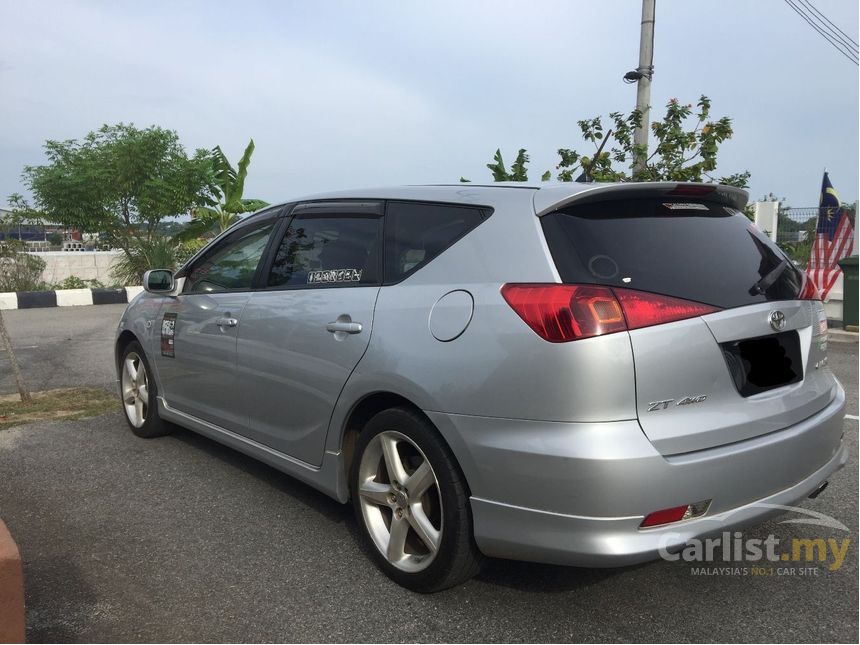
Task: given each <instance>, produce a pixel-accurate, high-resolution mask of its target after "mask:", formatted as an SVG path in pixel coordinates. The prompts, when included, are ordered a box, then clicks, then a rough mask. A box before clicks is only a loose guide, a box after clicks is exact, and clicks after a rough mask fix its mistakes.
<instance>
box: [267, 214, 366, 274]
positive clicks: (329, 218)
mask: <svg viewBox="0 0 860 645" xmlns="http://www.w3.org/2000/svg"><path fill="white" fill-rule="evenodd" d="M380 227H381V220H380V219H379V217H357V216H337V215H310V216H304V217H302V216H300V215H297V216H296V217H294V218H293V220H292V221H291V222H290V225H289V227H288V228H287V232H286V234H285V235H284V238H283V240H281V243H280V245H279V246H278V248H277V250H276V252H275V257H274V259H273V261H272V268H271V271H270V272H269V277H268V280H267V281H266V284H267V285H268V286H270V287H286V286H294V287H298V286H311V287H320V286H355V285H367V284H377V283H378V282H379V239H380Z"/></svg>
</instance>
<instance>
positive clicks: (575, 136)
mask: <svg viewBox="0 0 860 645" xmlns="http://www.w3.org/2000/svg"><path fill="white" fill-rule="evenodd" d="M813 2H814V4H815V6H816V7H817V8H818V9H819V10H820V11H822V12H823V13H824V14H825V15H827V17H828V18H829V19H830V20H832V21H833V22H834V23H835V24H837V25H838V26H840V27H841V28H842V29H843V30H844V31H846V32H847V33H848V34H849V35H850V36H851V37H852V38H853V39H854V40H857V39H858V3H857V1H856V0H813ZM640 18H641V3H640V2H639V0H603V1H601V2H596V1H591V2H586V1H584V0H569V1H558V2H552V1H549V0H546V1H544V0H533V1H532V2H529V3H523V2H506V1H503V0H494V1H491V2H479V1H470V2H463V1H460V2H443V1H441V0H434V1H433V2H423V3H419V2H396V1H394V0H390V1H388V2H382V1H374V0H363V1H361V2H335V1H327V2H311V1H305V2H298V1H289V2H279V1H275V0H272V1H270V2H263V1H260V2H254V1H245V2H242V3H227V2H215V1H213V2H190V1H185V2H183V1H176V2H166V1H164V2H146V3H142V2H127V1H114V2H109V1H107V0H104V1H103V2H82V1H71V0H70V1H64V2H61V1H60V0H55V1H53V2H42V1H39V0H29V1H28V2H15V1H14V0H0V25H3V28H2V32H0V205H2V204H3V203H4V202H5V201H6V198H7V197H8V195H10V194H11V193H13V192H26V191H25V190H24V186H23V185H22V183H21V179H20V175H21V171H22V169H23V167H24V166H25V165H38V164H41V163H44V162H45V157H44V154H43V151H42V145H43V144H44V142H45V140H49V139H60V140H63V139H75V138H81V137H83V136H84V135H86V133H87V132H89V131H91V130H95V129H97V128H98V127H100V126H101V125H102V124H104V123H117V122H126V123H128V122H132V123H134V124H135V125H137V126H140V127H144V126H149V125H159V126H162V127H166V128H170V129H173V130H176V131H177V132H178V133H179V136H180V139H181V141H182V143H183V145H184V146H185V147H186V149H187V150H188V151H189V152H191V151H193V150H194V149H196V148H212V147H214V146H215V145H220V146H221V147H222V148H223V149H224V150H225V152H226V153H227V155H228V156H229V157H230V158H231V159H234V160H235V159H238V157H239V156H240V155H241V154H242V151H243V150H244V147H245V145H246V144H247V142H248V139H249V138H252V137H253V139H254V141H255V143H256V152H255V153H254V157H253V161H252V164H251V169H250V174H249V178H248V181H247V183H246V189H245V196H246V197H254V198H259V199H264V200H266V201H270V202H276V201H285V200H287V199H290V198H293V197H297V196H301V195H306V194H311V193H315V192H320V191H326V190H340V189H348V188H358V187H367V186H385V185H398V184H413V183H438V182H455V181H457V180H458V179H459V178H460V176H461V175H462V176H465V177H468V178H470V179H472V180H475V181H487V180H489V179H490V174H489V171H488V170H487V169H486V167H485V164H486V163H488V162H489V161H491V160H492V156H493V153H494V152H495V150H496V148H499V147H500V148H501V149H502V152H503V155H504V157H505V160H506V162H508V163H510V162H511V161H513V159H514V157H515V155H516V151H517V149H518V148H521V147H523V148H527V149H528V151H529V153H530V155H531V158H532V163H531V165H530V168H531V178H533V179H538V178H539V177H540V175H541V174H542V173H543V171H544V170H547V169H554V167H555V165H556V163H557V159H558V157H557V155H556V153H555V151H556V150H557V149H558V148H562V147H565V148H575V149H578V150H581V151H583V152H592V151H593V148H592V147H591V144H590V143H585V142H583V141H582V140H581V138H580V136H579V129H578V127H577V125H576V122H577V120H579V119H583V118H590V117H593V116H597V115H607V114H608V113H609V112H612V111H629V110H631V109H632V108H633V107H634V105H635V101H636V86H635V85H626V84H624V83H623V82H622V76H623V75H624V73H625V72H627V71H628V70H631V69H634V68H636V66H637V64H638V49H639V23H640ZM654 47H655V55H654V66H655V72H654V79H653V84H652V101H651V102H652V105H653V106H655V110H654V111H653V112H652V116H653V115H654V114H655V113H656V114H662V110H661V107H662V106H663V105H665V103H666V101H667V100H669V99H670V98H673V97H674V98H678V99H679V100H681V101H683V102H690V103H694V104H695V102H696V100H697V99H698V97H699V95H700V94H707V95H708V96H709V97H710V98H711V99H712V101H713V108H712V110H713V115H714V116H715V117H719V116H723V115H726V116H730V117H731V118H732V119H733V125H734V131H735V134H734V137H733V138H732V139H731V140H730V141H727V142H725V143H724V144H723V147H722V148H721V150H720V154H719V167H718V169H717V173H716V174H717V175H718V176H719V175H728V174H731V173H734V172H739V171H743V170H749V171H750V172H751V173H752V178H751V182H750V194H751V198H753V199H755V198H758V197H761V196H762V195H764V194H766V193H774V194H776V195H777V196H778V197H781V198H782V197H784V198H786V199H787V200H788V203H789V204H790V205H792V206H795V207H801V206H814V205H817V203H818V196H819V191H820V186H821V175H822V171H823V170H824V168H825V167H826V168H827V170H828V171H829V172H830V178H831V180H832V182H833V184H834V186H835V187H836V189H837V190H838V191H839V193H840V196H841V197H842V199H843V200H844V201H854V200H855V199H857V196H858V68H857V66H856V65H854V64H853V63H852V62H849V61H848V60H847V59H846V58H844V57H842V56H841V55H840V54H839V53H838V52H837V51H836V50H835V49H833V48H832V47H831V46H830V45H828V44H827V42H825V41H824V40H823V39H822V38H821V36H819V35H818V34H817V33H816V32H814V31H813V30H812V29H811V28H810V27H809V25H807V24H806V23H805V22H804V21H803V20H802V19H801V18H800V17H799V16H798V15H797V14H795V13H794V12H793V11H792V10H791V9H790V8H789V7H788V5H786V4H785V3H784V2H782V1H781V0H755V1H751V0H721V2H713V1H709V2H705V1H703V0H657V10H656V30H655V43H654Z"/></svg>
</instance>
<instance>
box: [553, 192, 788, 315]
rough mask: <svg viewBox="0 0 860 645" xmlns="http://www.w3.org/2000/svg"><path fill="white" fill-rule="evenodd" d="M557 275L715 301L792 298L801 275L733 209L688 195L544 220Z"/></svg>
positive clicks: (602, 205)
mask: <svg viewBox="0 0 860 645" xmlns="http://www.w3.org/2000/svg"><path fill="white" fill-rule="evenodd" d="M542 224H543V229H544V234H545V235H546V239H547V244H548V245H549V248H550V252H551V253H552V256H553V259H554V260H555V264H556V267H557V268H558V271H559V274H560V275H561V279H562V280H563V281H564V282H567V283H596V284H605V285H612V286H617V287H627V288H629V289H639V290H641V291H650V292H653V293H661V294H665V295H669V296H674V297H677V298H685V299H688V300H695V301H697V302H703V303H707V304H709V305H714V306H717V307H724V308H727V307H740V306H743V305H748V304H753V303H757V302H765V301H767V300H791V299H794V298H796V297H797V295H798V294H799V293H800V289H801V285H802V276H801V274H800V272H799V271H798V270H797V269H796V268H795V267H794V265H792V264H791V262H790V261H788V260H787V258H786V256H785V255H784V254H783V253H782V251H780V250H779V248H778V247H777V246H776V245H775V244H774V243H773V242H771V241H770V239H769V238H768V237H767V236H765V235H764V234H763V233H761V231H759V230H758V229H757V228H755V227H754V226H753V225H752V223H751V222H750V221H749V220H748V219H747V218H746V217H745V216H744V215H743V214H742V213H740V212H739V211H737V210H736V209H733V208H729V207H725V206H718V205H714V204H707V203H699V202H693V201H690V200H683V201H681V200H675V201H672V200H666V199H652V200H642V199H639V200H618V201H607V202H599V203H594V204H586V205H582V206H578V207H574V208H570V209H566V210H563V211H559V212H556V213H551V214H549V215H546V216H545V217H543V218H542Z"/></svg>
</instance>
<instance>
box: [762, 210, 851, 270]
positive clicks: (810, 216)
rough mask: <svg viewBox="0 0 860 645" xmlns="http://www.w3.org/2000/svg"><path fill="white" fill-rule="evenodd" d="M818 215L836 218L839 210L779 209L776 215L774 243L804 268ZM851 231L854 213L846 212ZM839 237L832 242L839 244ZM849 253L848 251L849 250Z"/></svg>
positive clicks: (813, 237)
mask: <svg viewBox="0 0 860 645" xmlns="http://www.w3.org/2000/svg"><path fill="white" fill-rule="evenodd" d="M819 215H821V216H823V217H833V218H838V217H839V216H840V209H835V208H819V207H818V206H812V207H808V208H780V209H779V213H778V215H777V218H778V222H777V227H776V242H777V244H779V245H780V246H781V247H782V249H783V250H784V251H785V252H786V253H787V254H788V255H789V256H790V257H791V259H792V260H794V261H795V262H797V263H798V264H800V265H801V266H804V267H806V266H807V264H808V262H809V255H810V253H811V252H812V245H813V242H814V241H815V229H816V226H817V225H818V217H819ZM848 217H849V219H850V220H851V224H852V229H853V227H854V224H855V213H854V211H853V210H849V211H848ZM841 238H842V236H841V235H840V236H839V237H837V238H836V239H835V240H834V241H835V242H837V243H838V242H841V241H842V240H841ZM849 253H850V249H849Z"/></svg>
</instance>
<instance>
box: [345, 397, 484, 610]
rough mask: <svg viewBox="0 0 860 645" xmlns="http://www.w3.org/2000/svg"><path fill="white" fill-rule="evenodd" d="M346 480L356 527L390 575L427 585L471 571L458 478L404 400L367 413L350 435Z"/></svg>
mask: <svg viewBox="0 0 860 645" xmlns="http://www.w3.org/2000/svg"><path fill="white" fill-rule="evenodd" d="M350 486H351V493H352V501H353V505H354V507H355V513H356V518H357V520H358V524H359V527H360V529H361V532H362V534H363V535H364V537H365V539H366V541H367V542H368V543H369V545H370V550H371V552H372V553H373V557H374V559H375V560H376V562H377V564H378V565H379V567H380V568H381V569H382V570H383V571H384V572H385V573H386V574H387V575H388V576H389V577H390V578H391V579H392V580H394V581H395V582H397V583H398V584H400V585H402V586H404V587H407V588H408V589H412V590H413V591H419V592H422V593H431V592H434V591H440V590H442V589H447V588H448V587H453V586H455V585H457V584H459V583H461V582H464V581H466V580H468V579H469V578H471V577H472V576H474V575H475V574H476V573H477V572H478V570H479V560H480V554H479V552H478V549H477V547H476V546H475V541H474V538H473V536H472V516H471V509H470V507H469V496H468V492H467V487H466V482H465V479H464V477H463V474H462V473H461V472H460V468H459V466H458V465H457V463H456V461H455V460H454V457H453V455H452V454H451V451H450V449H449V448H448V446H447V445H445V443H444V442H443V441H442V439H441V438H440V437H439V435H438V433H437V432H436V429H435V428H434V427H433V426H432V424H430V422H429V421H427V419H425V418H424V417H422V416H421V415H419V414H417V413H416V412H413V411H412V410H408V409H405V408H393V409H390V410H384V411H382V412H380V413H378V414H377V415H376V416H374V417H373V418H372V419H371V420H370V421H369V422H368V423H367V425H366V426H365V427H364V429H363V430H362V432H361V434H360V435H359V438H358V441H357V443H356V450H355V455H354V458H353V464H352V473H351V477H350Z"/></svg>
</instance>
